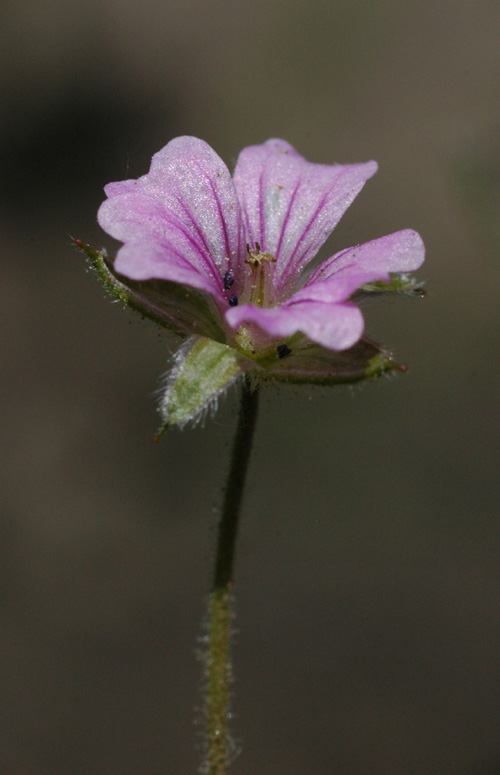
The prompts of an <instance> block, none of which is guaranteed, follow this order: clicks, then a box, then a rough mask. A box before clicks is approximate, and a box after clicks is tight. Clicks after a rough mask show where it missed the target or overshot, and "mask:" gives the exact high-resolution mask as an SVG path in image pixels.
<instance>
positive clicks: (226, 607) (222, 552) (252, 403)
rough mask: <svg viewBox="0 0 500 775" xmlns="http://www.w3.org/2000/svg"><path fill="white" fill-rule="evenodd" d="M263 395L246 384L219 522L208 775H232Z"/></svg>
mask: <svg viewBox="0 0 500 775" xmlns="http://www.w3.org/2000/svg"><path fill="white" fill-rule="evenodd" d="M257 407H258V392H257V390H252V389H251V387H250V384H249V382H248V381H247V380H245V382H244V384H243V390H242V394H241V406H240V416H239V422H238V429H237V431H236V437H235V440H234V444H233V450H232V456H231V467H230V469H229V476H228V480H227V486H226V491H225V496H224V504H223V508H222V515H221V519H220V523H219V532H218V540H217V554H216V559H215V572H214V579H213V586H212V592H211V595H210V601H209V630H208V641H209V642H208V655H207V698H206V742H205V754H206V761H205V764H204V767H203V772H204V773H206V775H227V774H228V772H229V769H228V768H229V755H230V738H229V684H230V679H231V663H230V654H229V651H230V641H231V585H232V581H233V566H234V552H235V546H236V538H237V533H238V519H239V514H240V507H241V502H242V499H243V491H244V488H245V480H246V474H247V469H248V461H249V459H250V452H251V448H252V439H253V433H254V429H255V423H256V419H257Z"/></svg>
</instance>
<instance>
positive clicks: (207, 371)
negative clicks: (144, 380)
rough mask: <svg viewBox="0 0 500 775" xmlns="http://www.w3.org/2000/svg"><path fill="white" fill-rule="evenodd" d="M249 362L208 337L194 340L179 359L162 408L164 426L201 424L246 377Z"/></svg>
mask: <svg viewBox="0 0 500 775" xmlns="http://www.w3.org/2000/svg"><path fill="white" fill-rule="evenodd" d="M247 366H248V361H246V359H245V358H244V357H243V356H242V355H240V353H238V352H237V350H234V349H233V348H232V347H228V346H227V345H224V344H220V343H219V342H214V341H213V340H212V339H206V338H205V337H200V338H194V337H191V338H190V339H188V340H187V342H186V343H185V344H184V345H183V346H182V347H181V348H180V350H179V351H178V353H177V355H176V356H175V365H174V368H173V369H172V371H171V372H170V374H169V377H168V385H167V389H166V391H165V395H164V396H163V398H162V401H161V404H160V412H161V415H162V420H163V425H162V427H161V429H160V431H159V433H158V435H157V437H156V438H157V439H158V438H159V437H160V436H161V435H162V434H163V433H164V432H165V431H166V429H167V428H168V427H169V426H170V425H179V426H181V427H182V426H183V425H186V423H189V422H197V421H198V420H200V418H201V417H202V416H203V414H204V413H205V412H206V411H208V410H210V409H215V408H216V406H217V399H218V397H219V396H220V395H221V394H222V393H223V392H224V391H225V390H227V388H228V387H229V386H230V385H232V384H233V383H234V382H236V380H237V379H238V378H239V377H240V376H241V375H242V374H243V373H244V371H245V368H246V367H247Z"/></svg>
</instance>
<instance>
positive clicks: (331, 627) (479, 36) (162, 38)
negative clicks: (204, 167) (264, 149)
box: [0, 0, 500, 775]
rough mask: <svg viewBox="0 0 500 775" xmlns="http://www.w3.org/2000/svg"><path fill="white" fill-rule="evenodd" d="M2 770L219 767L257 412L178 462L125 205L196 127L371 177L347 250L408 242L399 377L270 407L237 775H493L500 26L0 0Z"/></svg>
mask: <svg viewBox="0 0 500 775" xmlns="http://www.w3.org/2000/svg"><path fill="white" fill-rule="evenodd" d="M0 18H1V25H0V26H1V30H2V31H1V45H0V72H1V76H0V84H1V85H0V100H1V105H2V109H1V118H0V144H1V181H2V185H3V187H4V189H5V191H4V197H3V206H2V223H1V226H0V239H1V243H0V244H1V258H2V262H3V267H2V283H1V287H2V302H1V307H0V314H1V316H2V332H3V335H2V343H1V348H2V367H1V377H0V379H1V381H2V384H3V397H2V404H1V408H2V415H3V417H2V439H3V446H4V451H3V455H2V458H3V461H2V466H1V469H2V473H1V495H0V498H1V502H2V509H1V520H0V541H1V549H0V551H1V555H0V556H1V560H0V590H1V603H2V604H1V624H0V651H1V654H2V657H1V665H2V666H1V673H0V697H1V700H0V703H1V715H0V771H1V772H3V773H6V774H10V773H15V774H16V775H18V774H19V775H67V773H72V774H74V775H90V773H92V775H109V773H120V775H128V774H129V773H130V774H131V775H132V773H141V774H142V773H144V775H160V773H162V774H163V773H169V775H170V774H174V773H195V772H196V771H197V767H198V763H199V751H198V750H197V749H196V746H197V745H199V735H200V721H201V713H200V710H199V706H200V702H201V700H200V686H201V682H202V679H201V674H202V665H201V663H200V661H199V660H198V661H197V658H196V653H195V652H196V649H197V641H198V639H199V637H200V636H201V635H202V632H203V618H204V604H205V596H206V594H207V591H208V588H209V583H210V576H211V562H212V561H211V557H212V549H213V544H214V538H215V527H216V521H217V506H218V504H219V503H220V499H221V492H222V486H223V482H224V476H225V473H226V471H227V466H228V454H229V450H230V444H231V441H232V437H233V432H234V428H235V421H236V408H237V398H238V396H237V392H236V391H235V392H233V393H232V394H231V395H230V396H229V397H228V399H227V400H226V401H224V402H223V404H222V405H221V407H220V409H219V412H218V414H217V415H216V417H215V418H214V419H213V420H212V421H208V422H207V423H206V425H205V427H204V428H196V429H194V430H186V431H184V432H175V431H174V432H171V433H170V434H168V435H167V436H166V437H164V438H163V440H162V443H161V444H159V445H157V444H154V443H153V442H152V437H153V435H154V433H155V431H156V429H157V427H158V421H159V418H158V415H157V414H156V412H155V402H156V400H157V397H156V391H157V390H158V388H159V386H160V385H161V375H162V374H163V373H164V372H165V371H166V369H167V367H168V358H169V348H170V347H171V342H169V341H168V340H167V339H166V338H165V335H164V333H163V332H161V331H158V330H156V329H155V328H154V326H153V325H152V324H148V323H146V322H141V321H140V320H138V319H136V318H134V317H133V316H132V315H130V314H129V313H127V312H125V311H123V310H122V309H120V307H119V306H118V305H116V304H112V303H111V302H110V301H109V299H108V298H106V297H105V294H104V291H103V289H102V288H101V287H100V286H99V285H98V283H97V281H96V280H95V278H94V277H93V276H92V274H90V273H88V272H87V271H86V264H85V261H84V259H83V257H82V256H81V255H80V254H78V253H77V252H76V251H75V250H74V248H72V246H71V243H70V235H72V236H76V237H80V238H82V239H84V240H86V241H88V242H89V243H91V244H92V245H93V246H95V247H98V248H100V247H102V246H103V245H106V246H107V247H108V249H110V250H115V249H116V246H115V245H114V244H113V241H112V240H110V239H109V238H107V236H106V235H104V234H103V233H102V232H101V231H100V230H99V228H98V226H97V223H96V211H97V208H98V206H99V204H100V202H101V201H102V199H103V192H102V187H103V185H104V184H105V183H107V182H109V181H112V180H122V179H123V178H127V177H137V176H139V175H141V174H143V173H145V172H147V170H148V167H149V161H150V157H151V156H152V154H153V153H155V152H156V151H157V150H159V149H160V148H161V147H162V146H163V145H165V144H166V143H167V142H168V140H170V139H171V138H172V137H175V136H176V135H180V134H193V135H196V136H199V137H203V138H204V139H205V140H207V141H208V142H209V143H210V144H211V145H212V146H213V147H214V148H215V149H216V151H217V152H218V153H219V154H220V155H221V156H222V158H223V159H225V161H226V162H227V163H228V164H229V165H230V166H232V165H233V164H234V162H235V160H236V157H237V155H238V152H239V150H240V149H241V148H242V147H244V146H245V145H249V144H253V143H259V142H262V141H264V140H265V139H267V138H268V137H272V136H275V137H283V138H285V139H286V140H288V141H289V142H291V143H292V144H293V145H295V146H296V148H297V149H298V150H299V151H300V152H301V153H302V154H303V155H304V156H306V157H307V158H308V159H310V160H311V161H317V162H324V163H332V162H339V163H348V162H360V161H366V160H368V159H372V158H374V159H376V160H377V161H378V162H379V164H380V171H379V173H378V175H377V176H376V177H375V178H374V179H373V180H372V181H370V182H369V183H368V184H367V186H366V187H365V189H364V190H363V192H362V194H361V195H360V196H359V198H358V199H357V200H356V202H355V203H354V205H353V206H352V207H351V209H350V210H349V211H348V213H347V214H346V215H345V217H344V218H343V220H342V222H341V224H340V225H339V227H338V228H337V230H336V231H335V233H334V235H333V236H332V238H331V240H330V242H329V243H328V249H327V254H332V253H334V252H336V251H338V250H340V249H342V248H344V247H347V246H349V245H352V244H355V243H358V242H363V241H365V240H368V239H373V238H375V237H379V236H382V235H384V234H387V233H389V232H391V231H395V230H398V229H401V228H406V227H411V228H414V229H416V230H417V231H419V232H420V233H421V234H422V236H423V238H424V241H425V243H426V246H427V262H426V264H425V265H424V267H423V269H422V270H421V271H420V273H419V275H420V278H421V279H422V280H424V279H425V280H426V284H427V291H428V295H427V298H426V299H425V300H415V299H405V298H404V299H397V300H395V301H391V302H386V303H381V304H378V305H377V304H373V305H371V306H369V307H367V308H366V317H367V331H368V332H369V333H370V335H371V336H373V337H374V338H376V339H378V340H379V341H383V342H384V343H385V344H386V345H387V346H389V347H390V348H392V349H393V351H394V353H395V355H396V357H397V358H398V359H399V360H401V361H403V362H405V363H407V364H408V365H409V367H410V368H409V371H408V373H407V374H405V375H404V376H400V377H398V378H396V379H392V380H387V379H382V380H379V381H377V382H375V383H373V384H368V385H366V386H365V387H364V388H363V389H354V390H351V389H348V388H345V389H331V390H327V389H307V388H301V389H286V388H280V389H279V390H268V391H267V392H266V393H265V395H264V397H263V401H262V408H261V414H260V418H259V424H258V431H257V439H256V445H255V449H254V453H253V458H252V467H251V471H250V478H249V483H248V490H247V496H246V500H245V508H244V514H243V523H242V529H241V536H240V543H239V555H238V561H237V571H236V585H235V593H236V599H237V605H236V609H237V618H236V621H235V627H236V629H237V635H236V643H235V649H234V672H235V679H236V680H235V684H234V693H235V698H234V711H235V714H236V717H235V719H234V734H235V738H236V741H237V745H238V747H240V748H241V753H240V755H239V756H238V757H237V758H236V759H235V761H234V765H233V770H232V772H233V773H234V775H249V774H250V773H259V775H278V774H279V775H282V773H287V775H304V773H308V774H309V773H311V774H313V775H336V774H342V775H344V774H345V773H349V775H382V774H383V775H387V774H389V775H401V774H402V773H404V774H405V775H406V774H407V775H422V774H423V773H426V774H427V773H431V774H432V773H439V775H494V774H495V773H500V686H499V684H500V567H499V557H500V524H499V495H500V484H499V452H500V436H499V432H500V417H499V387H500V364H499V344H500V331H499V323H500V308H499V304H498V298H499V283H500V139H499V127H500V100H499V76H500V46H499V40H500V5H499V4H498V2H497V0H475V2H473V1H472V0H455V1H454V2H450V3H439V2H438V3H436V2H431V0H415V2H404V1H403V0H400V1H399V2H396V0H374V1H372V2H367V1H366V0H365V2H362V0H334V1H333V2H332V0H329V1H328V2H327V1H326V0H307V1H306V0H276V2H274V3H269V2H267V0H252V1H251V2H250V0H243V2H237V1H236V2H235V1H234V0H233V2H229V0H211V2H204V1H203V0H184V2H180V1H179V0H164V2H161V3H160V2H156V0H143V2H141V3H136V2H131V0H120V2H117V1H116V0H104V2H102V1H99V2H98V1H97V0H73V2H72V3H67V2H62V0H26V1H24V0H22V1H21V2H20V1H19V0H16V1H15V2H14V0H4V2H3V3H2V5H1V9H0Z"/></svg>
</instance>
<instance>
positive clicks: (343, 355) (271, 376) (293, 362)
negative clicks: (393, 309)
mask: <svg viewBox="0 0 500 775" xmlns="http://www.w3.org/2000/svg"><path fill="white" fill-rule="evenodd" d="M287 349H289V350H290V353H289V354H287V355H285V356H284V357H279V354H278V352H276V356H275V358H274V360H273V362H270V361H268V362H267V363H266V366H265V368H260V369H254V370H249V376H251V377H252V378H253V379H255V380H258V381H267V380H276V381H278V382H287V383H290V384H296V385H301V384H302V385H304V384H305V385H310V384H316V385H345V384H352V383H355V382H361V381H363V380H367V379H373V378H374V377H380V376H381V375H382V374H386V373H387V372H391V371H406V366H404V365H402V364H399V363H397V362H396V361H395V360H394V359H393V358H392V356H391V354H390V353H389V352H387V350H384V349H383V348H382V347H381V346H380V345H379V344H377V343H376V342H372V341H371V340H370V339H367V338H366V337H363V338H362V339H360V340H359V342H357V343H356V344H355V345H354V346H353V347H350V348H349V349H348V350H342V351H340V352H336V351H334V350H327V349H326V348H325V347H321V345H319V344H315V343H314V342H310V341H308V340H307V339H305V337H299V336H296V337H292V338H291V339H289V340H287Z"/></svg>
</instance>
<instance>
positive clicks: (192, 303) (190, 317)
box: [74, 239, 225, 342]
mask: <svg viewBox="0 0 500 775" xmlns="http://www.w3.org/2000/svg"><path fill="white" fill-rule="evenodd" d="M74 243H75V245H76V246H77V247H78V248H80V250H82V251H83V252H84V253H85V255H86V256H87V257H88V258H89V259H90V262H91V264H92V267H93V268H94V269H95V271H96V272H97V275H98V277H99V279H100V280H101V281H102V283H103V284H104V287H105V288H106V290H107V291H108V292H109V293H110V294H111V295H112V296H113V297H114V298H115V299H118V300H119V301H121V302H122V303H123V304H125V305H126V306H127V307H130V308H131V309H133V310H134V311H135V312H138V313H139V314H140V315H141V316H142V317H146V318H149V319H150V320H153V321H154V322H155V323H157V324H158V325H159V326H161V327H162V328H166V329H168V330H169V331H173V332H174V333H176V334H178V335H179V336H182V337H186V336H190V335H192V334H199V335H202V336H208V337H210V338H211V339H215V340H216V341H220V342H223V341H224V339H225V333H224V329H223V322H222V318H221V316H220V313H219V311H218V309H217V307H216V305H215V303H214V301H213V299H212V298H211V296H210V295H209V294H208V293H204V292H203V291H198V290H196V289H194V288H190V287H189V286H187V285H179V284H178V283H173V282H168V281H167V280H148V281H144V282H136V281H135V280H130V279H129V278H128V277H124V276H123V275H120V274H118V273H117V272H115V271H114V268H113V264H112V262H111V260H110V259H109V257H108V256H107V255H106V253H105V251H98V250H94V249H93V248H91V247H90V245H87V244H86V243H85V242H83V241H82V240H79V239H75V240H74Z"/></svg>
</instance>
